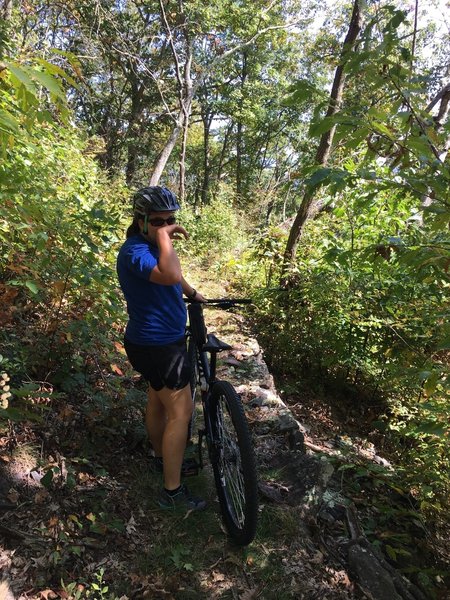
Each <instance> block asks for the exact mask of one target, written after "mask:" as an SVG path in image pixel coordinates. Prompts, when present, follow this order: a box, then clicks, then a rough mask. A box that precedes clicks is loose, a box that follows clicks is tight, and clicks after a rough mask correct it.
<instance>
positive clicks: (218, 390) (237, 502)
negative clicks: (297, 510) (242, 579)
mask: <svg viewBox="0 0 450 600" xmlns="http://www.w3.org/2000/svg"><path fill="white" fill-rule="evenodd" d="M209 410H210V415H211V429H212V431H211V442H210V443H211V445H212V448H211V459H212V467H213V471H214V479H215V483H216V488H217V495H218V498H219V503H220V508H221V511H222V517H223V521H224V524H225V527H226V529H227V531H228V533H229V535H230V537H231V538H232V539H233V540H234V542H235V543H236V544H238V545H240V546H246V545H247V544H249V543H250V542H251V541H252V540H253V538H254V537H255V532H256V523H257V516H258V482H257V476H256V466H255V458H254V452H253V444H252V439H251V435H250V430H249V427H248V423H247V419H246V417H245V413H244V409H243V406H242V403H241V400H240V398H239V396H238V395H237V393H236V391H235V389H234V387H233V386H232V385H231V384H230V383H228V382H227V381H217V382H215V383H214V384H213V388H212V392H211V396H210V403H209Z"/></svg>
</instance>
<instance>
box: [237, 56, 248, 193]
mask: <svg viewBox="0 0 450 600" xmlns="http://www.w3.org/2000/svg"><path fill="white" fill-rule="evenodd" d="M246 80H247V52H246V51H244V52H243V53H242V72H241V93H242V99H243V97H244V87H245V82H246ZM243 129H244V126H243V124H242V120H241V117H239V120H238V123H237V134H236V196H237V199H238V201H239V200H241V198H242V196H243V189H242V187H243V184H242V180H243V165H242V154H243V145H244V144H243Z"/></svg>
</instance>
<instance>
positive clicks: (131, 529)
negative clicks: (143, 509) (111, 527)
mask: <svg viewBox="0 0 450 600" xmlns="http://www.w3.org/2000/svg"><path fill="white" fill-rule="evenodd" d="M126 531H127V534H128V535H134V534H135V533H136V519H135V518H134V517H133V515H131V517H130V520H129V521H128V522H127V524H126Z"/></svg>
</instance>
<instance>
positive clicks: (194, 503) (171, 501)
mask: <svg viewBox="0 0 450 600" xmlns="http://www.w3.org/2000/svg"><path fill="white" fill-rule="evenodd" d="M158 504H159V506H160V507H161V508H179V507H182V508H186V509H187V510H203V509H204V508H206V501H205V500H202V499H201V498H197V497H196V496H192V495H191V494H190V493H189V490H188V489H187V487H186V486H185V485H180V489H179V490H178V492H177V493H176V494H174V495H173V496H172V495H170V494H169V493H168V492H167V491H166V490H165V489H163V490H162V491H161V493H160V495H159V497H158Z"/></svg>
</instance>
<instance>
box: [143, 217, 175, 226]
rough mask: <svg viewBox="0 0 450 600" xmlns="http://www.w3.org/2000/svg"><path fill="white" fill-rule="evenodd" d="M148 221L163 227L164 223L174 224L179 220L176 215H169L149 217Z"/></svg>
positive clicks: (152, 224)
mask: <svg viewBox="0 0 450 600" xmlns="http://www.w3.org/2000/svg"><path fill="white" fill-rule="evenodd" d="M148 222H149V223H150V225H151V226H152V227H162V226H163V225H174V223H176V222H177V220H176V218H175V217H167V219H163V218H162V217H157V218H156V219H149V220H148Z"/></svg>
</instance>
